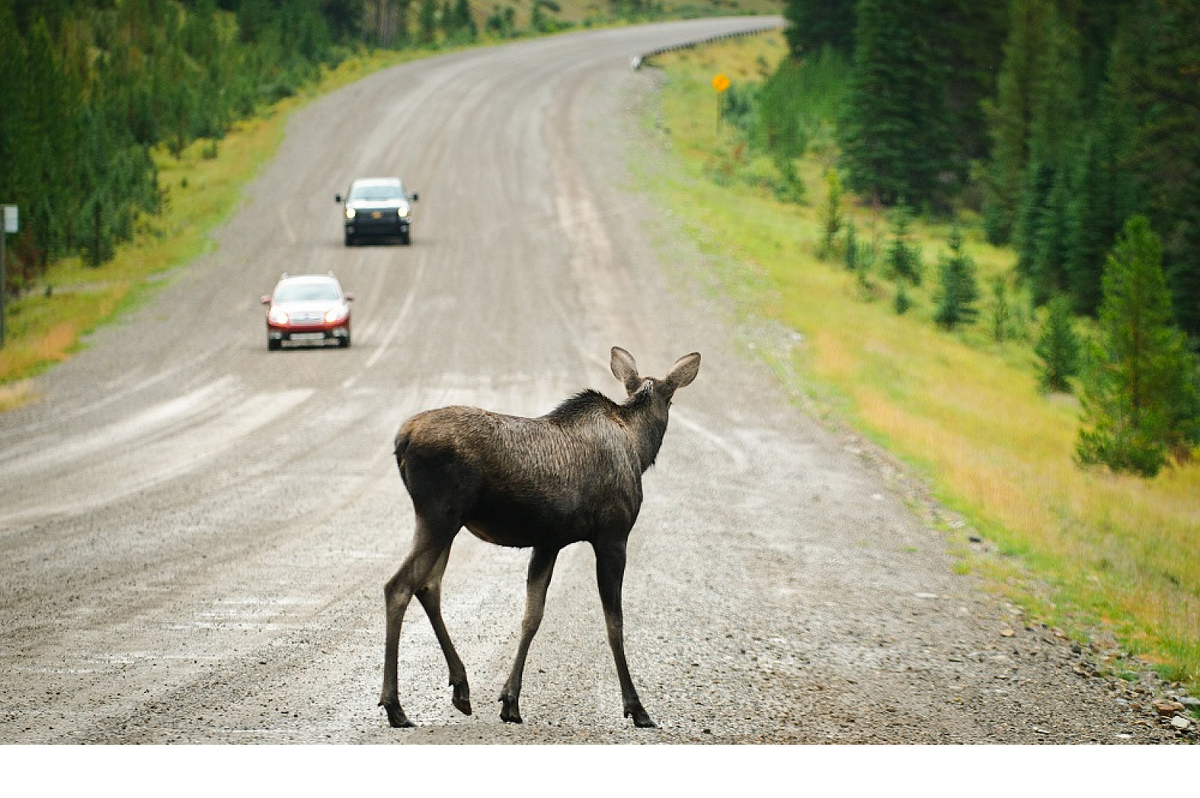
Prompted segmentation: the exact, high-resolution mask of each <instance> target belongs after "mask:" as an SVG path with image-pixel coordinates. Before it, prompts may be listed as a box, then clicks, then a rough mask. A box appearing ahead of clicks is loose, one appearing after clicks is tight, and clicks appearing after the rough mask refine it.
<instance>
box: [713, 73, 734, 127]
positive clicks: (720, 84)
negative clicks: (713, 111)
mask: <svg viewBox="0 0 1200 798" xmlns="http://www.w3.org/2000/svg"><path fill="white" fill-rule="evenodd" d="M729 85H730V80H729V76H728V75H726V74H725V73H724V72H718V73H717V76H716V77H714V78H713V79H712V87H713V88H714V89H716V91H717V132H718V133H719V132H721V119H722V118H723V117H724V116H725V106H724V105H723V104H722V103H721V95H722V94H724V93H725V90H726V89H728V88H729Z"/></svg>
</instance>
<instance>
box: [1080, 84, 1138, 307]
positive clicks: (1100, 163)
mask: <svg viewBox="0 0 1200 798" xmlns="http://www.w3.org/2000/svg"><path fill="white" fill-rule="evenodd" d="M1096 117H1097V118H1096V120H1095V123H1094V124H1093V125H1092V126H1091V127H1089V129H1088V130H1087V131H1086V132H1085V134H1084V138H1083V144H1082V146H1081V148H1080V151H1079V155H1078V158H1077V162H1076V167H1075V179H1074V183H1073V184H1074V190H1073V191H1072V196H1071V199H1070V202H1069V204H1068V207H1067V236H1066V278H1067V288H1068V290H1069V292H1070V294H1071V299H1072V301H1073V303H1074V307H1075V310H1076V311H1077V312H1079V313H1083V314H1086V315H1089V316H1094V315H1095V314H1096V312H1097V310H1098V309H1099V307H1100V295H1101V281H1102V279H1103V274H1104V258H1105V254H1106V253H1107V252H1108V251H1109V250H1110V249H1111V248H1112V245H1113V243H1114V242H1115V241H1116V239H1117V234H1118V233H1119V232H1120V230H1121V225H1122V224H1123V223H1124V222H1125V220H1126V219H1128V218H1129V216H1130V215H1131V213H1132V209H1133V196H1134V195H1133V184H1132V181H1131V180H1130V178H1129V176H1128V173H1127V172H1125V171H1124V170H1123V169H1122V167H1121V162H1122V161H1123V160H1124V159H1125V158H1126V157H1127V153H1128V150H1129V139H1130V135H1131V133H1132V129H1133V124H1132V122H1131V121H1130V120H1129V119H1128V114H1127V112H1126V110H1125V109H1124V108H1123V107H1122V106H1121V105H1120V103H1119V102H1118V99H1117V97H1116V96H1115V95H1114V94H1113V93H1112V92H1111V91H1108V90H1106V91H1105V96H1104V97H1103V98H1102V99H1101V101H1100V110H1099V111H1098V113H1097V115H1096Z"/></svg>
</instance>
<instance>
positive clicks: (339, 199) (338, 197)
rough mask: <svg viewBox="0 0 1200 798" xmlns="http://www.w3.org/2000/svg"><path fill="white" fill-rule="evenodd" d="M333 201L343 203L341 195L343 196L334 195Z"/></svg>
mask: <svg viewBox="0 0 1200 798" xmlns="http://www.w3.org/2000/svg"><path fill="white" fill-rule="evenodd" d="M333 201H334V202H341V201H342V195H341V194H334V195H333Z"/></svg>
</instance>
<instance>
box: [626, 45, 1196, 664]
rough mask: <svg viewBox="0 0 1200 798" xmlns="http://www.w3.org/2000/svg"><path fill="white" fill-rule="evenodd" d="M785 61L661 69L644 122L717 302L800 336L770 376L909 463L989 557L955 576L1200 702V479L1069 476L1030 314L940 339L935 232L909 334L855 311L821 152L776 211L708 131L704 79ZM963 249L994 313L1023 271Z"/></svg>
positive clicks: (728, 53)
mask: <svg viewBox="0 0 1200 798" xmlns="http://www.w3.org/2000/svg"><path fill="white" fill-rule="evenodd" d="M784 53H785V46H784V44H783V42H782V37H781V36H780V35H778V34H771V35H767V36H760V37H754V38H751V39H745V40H739V41H735V42H731V43H723V44H720V45H714V46H711V47H706V48H702V49H696V50H691V51H686V52H683V53H679V54H672V55H670V56H667V57H663V58H659V59H656V61H657V62H658V63H659V64H660V65H661V66H662V67H664V68H665V70H666V75H667V81H666V88H665V91H664V94H663V96H662V102H661V108H660V109H659V111H658V113H660V114H661V118H660V119H657V120H653V122H654V123H657V124H659V125H660V126H662V127H664V128H665V129H666V130H668V131H669V140H670V146H671V148H672V150H673V153H674V156H675V157H674V159H673V162H672V163H671V164H670V166H669V167H666V168H665V172H666V173H665V174H663V173H660V172H655V174H654V175H653V178H652V179H649V178H648V179H647V180H646V185H647V186H653V187H652V188H651V189H650V190H652V191H654V192H656V194H657V196H658V197H660V199H661V201H662V202H663V203H664V204H665V205H666V206H667V207H669V208H670V209H671V210H672V211H673V212H674V213H675V214H676V216H678V217H679V218H682V219H686V220H688V225H689V226H690V229H691V232H692V234H693V235H695V237H696V238H697V239H698V240H700V241H701V242H702V244H703V246H704V247H705V248H706V249H707V251H708V252H709V253H711V254H712V255H713V256H714V258H713V260H714V261H715V262H717V263H719V264H723V265H721V266H719V267H718V268H719V269H720V271H721V274H720V275H719V282H720V284H721V285H722V288H721V290H723V291H725V292H727V293H729V294H731V295H732V296H734V297H735V298H736V299H737V301H738V302H739V304H740V305H741V308H742V312H743V313H744V314H745V315H747V316H751V317H755V316H757V317H765V318H767V319H771V320H774V321H777V322H780V323H782V324H784V325H786V326H787V327H789V328H791V329H793V330H795V331H797V332H799V333H801V334H802V335H801V337H800V338H799V339H798V340H799V341H800V342H801V343H798V344H797V345H796V346H795V347H794V349H793V351H791V352H790V353H789V354H787V355H786V356H785V357H784V359H785V360H787V361H788V362H784V363H778V362H777V363H775V365H776V366H777V367H778V369H777V370H778V372H779V373H780V375H781V378H784V379H791V380H793V381H794V383H795V384H793V385H792V386H791V387H792V389H793V390H794V392H795V393H796V394H797V395H803V396H806V397H807V399H808V401H809V403H810V405H811V406H813V407H815V408H816V409H817V411H818V412H819V413H823V414H825V415H827V416H828V417H829V418H830V419H831V421H833V422H834V423H845V424H849V425H850V426H853V427H855V428H857V429H858V430H860V431H861V432H862V433H863V434H865V435H866V436H868V437H869V438H870V439H872V440H873V441H875V442H876V443H878V444H880V445H882V446H884V447H886V448H887V449H889V450H890V451H892V452H894V453H895V454H897V455H899V456H900V457H902V458H903V459H904V460H905V461H906V462H907V463H908V464H909V465H910V466H911V468H912V470H913V471H914V472H915V473H916V474H917V475H919V476H920V477H921V478H923V479H924V481H926V482H927V483H928V485H929V487H930V489H931V490H932V492H933V494H934V496H935V497H936V498H938V499H939V500H940V501H941V502H942V503H943V504H945V505H947V506H948V507H950V508H951V509H953V510H954V511H957V512H959V513H961V514H962V515H963V516H965V517H966V519H967V520H968V522H969V523H970V525H971V526H972V527H973V528H974V529H975V530H977V531H978V532H980V533H981V534H983V535H984V536H985V538H986V539H987V540H988V541H989V542H990V543H991V544H992V546H993V548H994V550H995V551H996V552H997V554H996V555H994V556H988V555H980V554H972V553H971V550H970V548H969V547H968V546H966V545H961V546H960V545H957V543H954V542H952V548H953V550H954V551H956V552H958V553H959V554H960V556H961V557H962V558H963V559H962V561H961V565H960V566H958V570H961V571H963V572H966V571H974V572H976V573H978V574H980V575H981V576H983V577H984V578H986V579H987V580H989V581H990V583H991V584H993V585H995V586H996V588H997V589H1000V590H1004V591H1005V592H1007V593H1008V594H1009V595H1010V597H1012V598H1013V599H1014V600H1017V601H1019V602H1020V603H1021V604H1023V605H1024V606H1025V607H1026V608H1027V609H1028V610H1029V611H1030V612H1032V613H1034V614H1035V615H1036V616H1037V617H1040V618H1042V619H1044V620H1045V621H1046V622H1049V623H1051V624H1053V625H1056V626H1058V627H1060V628H1062V629H1064V630H1066V631H1067V632H1068V633H1070V634H1073V635H1075V636H1077V637H1080V638H1083V637H1091V638H1094V639H1109V638H1115V639H1117V640H1119V641H1120V643H1121V645H1122V646H1123V647H1124V649H1125V650H1126V651H1129V652H1133V653H1137V654H1140V655H1141V656H1142V657H1144V658H1145V659H1147V660H1149V661H1151V662H1153V663H1155V664H1156V665H1157V666H1158V667H1159V668H1160V669H1161V670H1162V671H1163V672H1164V673H1165V675H1167V676H1168V677H1170V678H1174V679H1178V680H1182V681H1186V682H1190V683H1191V684H1192V685H1200V546H1198V545H1197V541H1198V540H1200V466H1197V465H1194V464H1193V465H1189V466H1184V467H1176V468H1172V469H1167V470H1165V471H1164V472H1163V473H1162V474H1161V475H1160V476H1159V477H1157V478H1155V479H1153V480H1143V479H1138V478H1133V477H1128V476H1118V475H1113V474H1111V473H1108V472H1106V471H1100V470H1082V469H1080V468H1078V467H1077V466H1076V465H1075V464H1074V463H1073V461H1072V454H1073V451H1074V444H1075V438H1076V434H1077V430H1078V425H1079V406H1078V402H1077V400H1076V399H1075V398H1074V397H1071V396H1066V395H1054V396H1047V395H1045V394H1043V393H1041V392H1040V391H1039V388H1038V374H1037V368H1036V363H1035V358H1034V356H1033V354H1032V345H1031V336H1032V334H1033V327H1034V323H1033V321H1032V320H1030V319H1029V318H1028V313H1026V314H1025V315H1026V318H1025V319H1023V320H1019V321H1020V324H1019V325H1018V326H1019V334H1018V336H1017V337H1016V339H1015V340H1010V341H1007V342H1005V343H1002V344H996V343H994V342H993V341H992V340H991V336H990V335H989V334H988V332H987V331H986V329H985V328H984V324H983V322H980V323H977V324H976V325H974V326H972V327H970V328H968V329H965V330H963V331H961V332H955V333H953V334H951V333H946V332H944V331H942V330H940V329H939V328H938V327H937V326H936V325H935V324H934V323H933V321H932V318H933V313H934V296H933V292H934V290H935V285H934V284H935V283H936V268H935V264H936V262H937V257H938V256H939V255H941V254H945V253H946V252H947V251H948V247H947V246H946V243H945V242H946V239H947V235H948V232H949V229H948V226H947V225H945V224H930V223H928V222H922V221H920V220H917V221H916V222H915V223H914V225H913V238H914V242H915V243H916V244H917V245H918V246H919V247H920V248H921V250H922V260H923V263H924V265H925V278H926V279H925V282H924V284H923V286H922V287H921V288H919V289H916V290H913V291H912V292H911V294H910V295H911V298H912V299H913V300H914V306H913V308H912V309H911V310H910V311H909V312H908V313H907V314H905V315H903V316H899V315H897V314H896V313H895V312H894V310H893V307H892V301H891V300H892V296H893V291H894V285H893V284H892V283H891V282H890V281H888V280H887V279H885V278H883V277H881V276H878V275H876V277H875V281H876V287H875V292H874V294H873V295H870V294H868V295H867V296H865V297H864V294H863V292H862V291H861V290H859V288H858V286H857V284H856V281H855V279H854V277H853V276H852V275H851V274H850V273H848V272H847V271H846V270H845V269H844V268H843V267H842V265H841V264H840V262H830V261H822V260H820V259H819V258H818V257H817V256H816V252H817V251H818V248H819V245H820V241H821V229H820V208H821V206H822V204H823V203H824V201H825V193H824V192H825V181H824V180H823V179H822V176H823V174H824V172H825V170H826V169H827V168H828V167H829V165H830V163H831V162H832V158H833V153H831V152H830V151H829V150H828V149H823V150H819V151H817V152H815V153H812V154H810V155H809V156H807V157H806V158H805V159H804V161H803V163H802V164H801V165H800V166H799V168H798V172H799V173H800V175H801V177H802V178H803V180H804V183H805V186H806V194H805V196H806V203H805V204H803V205H797V204H786V203H781V202H779V201H777V200H776V199H775V198H774V193H773V192H772V190H771V185H770V184H771V180H770V179H769V178H764V177H763V175H762V170H763V166H762V164H761V163H760V162H759V161H760V159H761V158H762V157H763V156H760V155H759V154H757V153H753V152H748V151H747V150H746V148H745V146H744V145H743V144H741V143H740V142H739V141H738V140H737V139H736V136H735V135H734V132H733V131H731V130H730V129H728V128H727V127H726V128H722V129H720V130H718V128H717V125H716V124H715V121H716V120H715V107H714V105H713V98H712V88H711V86H710V85H709V81H710V80H711V77H712V75H713V74H715V73H716V72H724V73H726V74H729V75H730V76H731V77H733V78H734V80H735V81H737V80H739V79H740V80H747V81H749V80H756V79H757V77H758V75H759V74H760V73H761V68H762V63H763V62H764V61H766V62H768V63H774V62H776V61H777V60H778V59H780V58H782V57H783V55H784ZM706 109H712V110H711V111H707V112H706ZM645 168H646V169H649V168H651V167H649V166H646V167H645ZM655 168H659V167H655ZM846 210H847V212H848V213H849V214H850V215H851V216H852V217H853V218H854V220H855V224H856V226H857V228H858V231H859V235H860V237H861V238H863V239H866V240H869V239H870V238H871V237H872V236H875V237H882V238H886V234H887V231H888V224H887V220H886V218H884V217H883V216H882V215H881V214H880V213H878V212H877V211H875V210H872V209H870V208H866V207H861V206H856V205H854V204H853V198H852V197H850V198H849V201H848V202H847V203H846ZM965 249H966V251H967V252H968V253H969V254H970V255H971V257H973V258H974V259H975V261H976V263H977V265H978V270H979V277H980V288H981V294H982V295H983V300H982V302H981V305H986V303H987V302H988V301H989V298H990V291H989V289H988V286H989V282H990V279H991V278H993V277H996V276H1002V275H1007V274H1008V273H1009V272H1010V271H1011V265H1012V263H1013V262H1014V260H1015V256H1014V255H1013V253H1011V252H1010V251H1007V250H1004V249H997V248H995V247H991V246H988V245H987V244H986V243H984V242H983V240H982V236H980V235H979V234H978V233H977V232H972V231H970V230H968V232H967V241H966V246H965ZM1011 301H1012V304H1013V305H1014V306H1017V307H1020V306H1023V305H1025V301H1024V300H1023V299H1021V298H1019V297H1017V296H1014V297H1013V298H1012V299H1011ZM985 315H986V310H985V311H984V312H983V313H981V316H985ZM788 375H799V377H788ZM947 534H948V535H951V536H953V535H954V534H958V535H959V536H962V537H965V533H962V532H958V533H955V532H953V531H950V532H948V533H947Z"/></svg>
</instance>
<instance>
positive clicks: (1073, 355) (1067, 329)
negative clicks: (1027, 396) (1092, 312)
mask: <svg viewBox="0 0 1200 798" xmlns="http://www.w3.org/2000/svg"><path fill="white" fill-rule="evenodd" d="M1033 351H1034V353H1035V354H1036V355H1037V356H1038V358H1040V359H1041V361H1042V368H1041V371H1042V374H1041V383H1042V388H1043V389H1045V390H1047V391H1059V392H1069V391H1070V390H1071V383H1070V382H1069V379H1070V378H1071V377H1074V376H1075V375H1076V374H1077V373H1078V372H1079V337H1078V336H1077V335H1076V334H1075V327H1074V325H1073V323H1072V319H1071V300H1070V298H1069V297H1067V296H1065V295H1062V294H1060V295H1058V296H1056V297H1055V298H1054V299H1052V300H1050V302H1049V303H1047V305H1046V321H1045V323H1043V324H1042V332H1041V335H1040V336H1039V337H1038V340H1037V343H1036V344H1035V345H1034V349H1033Z"/></svg>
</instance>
